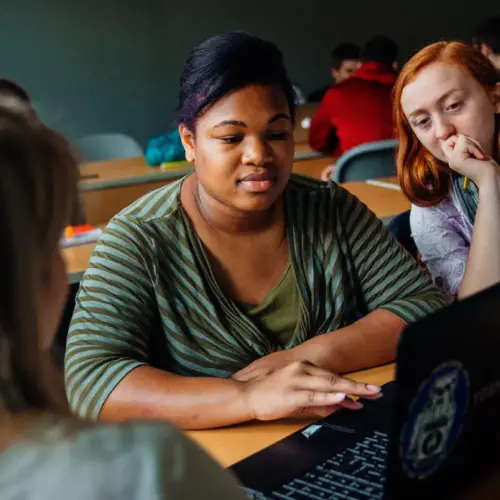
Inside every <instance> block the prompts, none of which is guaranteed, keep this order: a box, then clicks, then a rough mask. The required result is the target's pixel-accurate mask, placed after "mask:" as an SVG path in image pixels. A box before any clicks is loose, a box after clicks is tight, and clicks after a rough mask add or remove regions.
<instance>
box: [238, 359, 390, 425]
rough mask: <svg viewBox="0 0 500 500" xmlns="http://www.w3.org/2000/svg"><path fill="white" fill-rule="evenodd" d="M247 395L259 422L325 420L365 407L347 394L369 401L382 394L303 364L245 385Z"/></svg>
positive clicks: (288, 367)
mask: <svg viewBox="0 0 500 500" xmlns="http://www.w3.org/2000/svg"><path fill="white" fill-rule="evenodd" d="M245 392H246V397H247V398H248V403H249V405H250V411H251V414H252V416H253V418H254V419H256V420H276V419H280V418H289V417H325V416H326V415H329V414H330V413H332V412H334V411H336V410H338V409H339V408H341V407H344V408H348V409H353V410H355V409H359V408H361V407H362V405H361V404H360V403H358V402H357V401H353V400H351V399H350V398H348V397H347V395H348V394H350V395H354V396H359V397H362V398H369V399H376V398H379V397H381V395H382V394H381V392H380V387H376V386H371V385H366V384H360V383H358V382H354V381H352V380H349V379H347V378H343V377H341V376H339V375H336V374H334V373H331V372H329V371H327V370H323V369H322V368H317V367H316V366H313V365H312V364H311V363H307V362H301V361H296V362H293V363H291V364H289V365H287V366H285V367H284V368H281V369H279V370H276V371H275V372H273V373H271V374H270V375H269V376H267V377H263V378H260V379H258V380H254V381H252V382H246V383H245Z"/></svg>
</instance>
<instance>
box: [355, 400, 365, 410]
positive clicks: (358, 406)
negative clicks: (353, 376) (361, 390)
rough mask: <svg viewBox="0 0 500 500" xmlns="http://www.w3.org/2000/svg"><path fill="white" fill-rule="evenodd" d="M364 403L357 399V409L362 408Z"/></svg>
mask: <svg viewBox="0 0 500 500" xmlns="http://www.w3.org/2000/svg"><path fill="white" fill-rule="evenodd" d="M363 406H364V404H363V403H360V402H359V401H356V406H355V407H354V409H355V410H361V408H363Z"/></svg>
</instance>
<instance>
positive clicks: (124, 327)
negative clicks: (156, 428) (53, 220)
mask: <svg viewBox="0 0 500 500" xmlns="http://www.w3.org/2000/svg"><path fill="white" fill-rule="evenodd" d="M147 248H148V241H147V239H146V237H145V236H144V234H143V233H142V232H141V230H140V226H139V225H138V223H137V222H135V221H134V220H133V219H127V218H123V219H120V218H115V219H113V220H112V221H111V222H110V223H109V224H108V226H107V227H106V229H105V231H104V233H103V235H102V236H101V238H100V240H99V242H98V244H97V246H96V248H95V250H94V253H93V254H92V257H91V259H90V263H89V267H88V269H87V271H86V273H85V275H84V277H83V280H82V282H81V285H80V290H79V292H78V295H77V298H76V307H75V312H74V314H73V319H72V321H71V325H70V330H69V333H68V341H67V346H66V357H65V381H66V393H67V397H68V400H69V403H70V406H71V408H72V410H73V411H74V412H75V413H76V414H77V415H79V416H81V417H84V418H91V419H96V418H97V417H98V416H99V412H100V410H101V408H102V406H103V404H104V402H105V401H106V399H107V398H108V396H109V395H110V394H111V392H112V391H113V389H114V388H115V387H116V386H117V385H118V383H119V382H120V381H121V380H122V379H123V378H124V377H125V376H126V375H127V374H128V373H130V372H131V371H132V370H133V369H134V368H136V367H138V366H140V365H144V364H147V363H148V339H149V335H150V332H151V329H152V326H153V325H152V322H153V319H154V317H155V315H154V314H153V313H152V312H151V311H155V310H156V305H155V300H154V290H153V284H152V280H151V278H150V276H151V273H150V271H149V270H148V267H149V266H151V265H152V263H151V259H149V262H148V259H147V258H146V255H147ZM146 311H150V313H149V314H148V313H147V312H146Z"/></svg>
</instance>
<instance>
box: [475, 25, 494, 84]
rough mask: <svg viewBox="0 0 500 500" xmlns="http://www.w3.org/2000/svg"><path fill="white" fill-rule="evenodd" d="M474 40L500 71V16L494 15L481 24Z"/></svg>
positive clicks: (477, 47) (477, 46)
mask: <svg viewBox="0 0 500 500" xmlns="http://www.w3.org/2000/svg"><path fill="white" fill-rule="evenodd" d="M472 41H473V44H474V47H476V49H478V50H480V51H481V52H482V53H483V54H484V55H485V56H486V57H487V58H488V59H489V60H490V61H491V62H492V63H493V65H494V66H495V68H497V70H499V71H500V17H492V18H490V19H488V20H486V21H485V22H484V23H482V24H480V25H479V26H478V27H477V28H476V30H475V31H474V35H473V37H472ZM499 74H500V73H499Z"/></svg>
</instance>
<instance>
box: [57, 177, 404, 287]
mask: <svg viewBox="0 0 500 500" xmlns="http://www.w3.org/2000/svg"><path fill="white" fill-rule="evenodd" d="M343 186H344V187H345V188H346V189H347V190H348V191H349V192H351V193H352V194H354V195H355V196H357V197H358V198H359V199H360V200H361V201H362V202H363V203H365V204H366V205H367V206H368V207H369V208H370V209H371V210H372V211H373V212H374V213H375V215H376V216H377V217H379V218H380V219H382V220H384V221H388V220H390V219H391V218H392V217H393V216H394V215H397V214H399V213H401V212H404V211H405V210H408V209H409V208H410V202H409V201H408V200H407V199H406V198H405V196H404V195H403V193H402V192H401V190H400V189H399V186H398V185H397V179H396V178H393V177H391V178H387V179H378V180H376V181H370V180H369V181H366V182H346V183H345V184H343ZM94 246H95V244H94V243H90V244H87V245H80V246H77V247H71V248H66V249H64V255H65V258H66V262H67V266H68V272H69V278H70V281H71V283H78V282H79V281H80V279H81V277H82V275H83V273H84V272H85V269H86V268H87V265H88V262H89V259H90V256H91V255H92V252H93V250H94Z"/></svg>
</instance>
